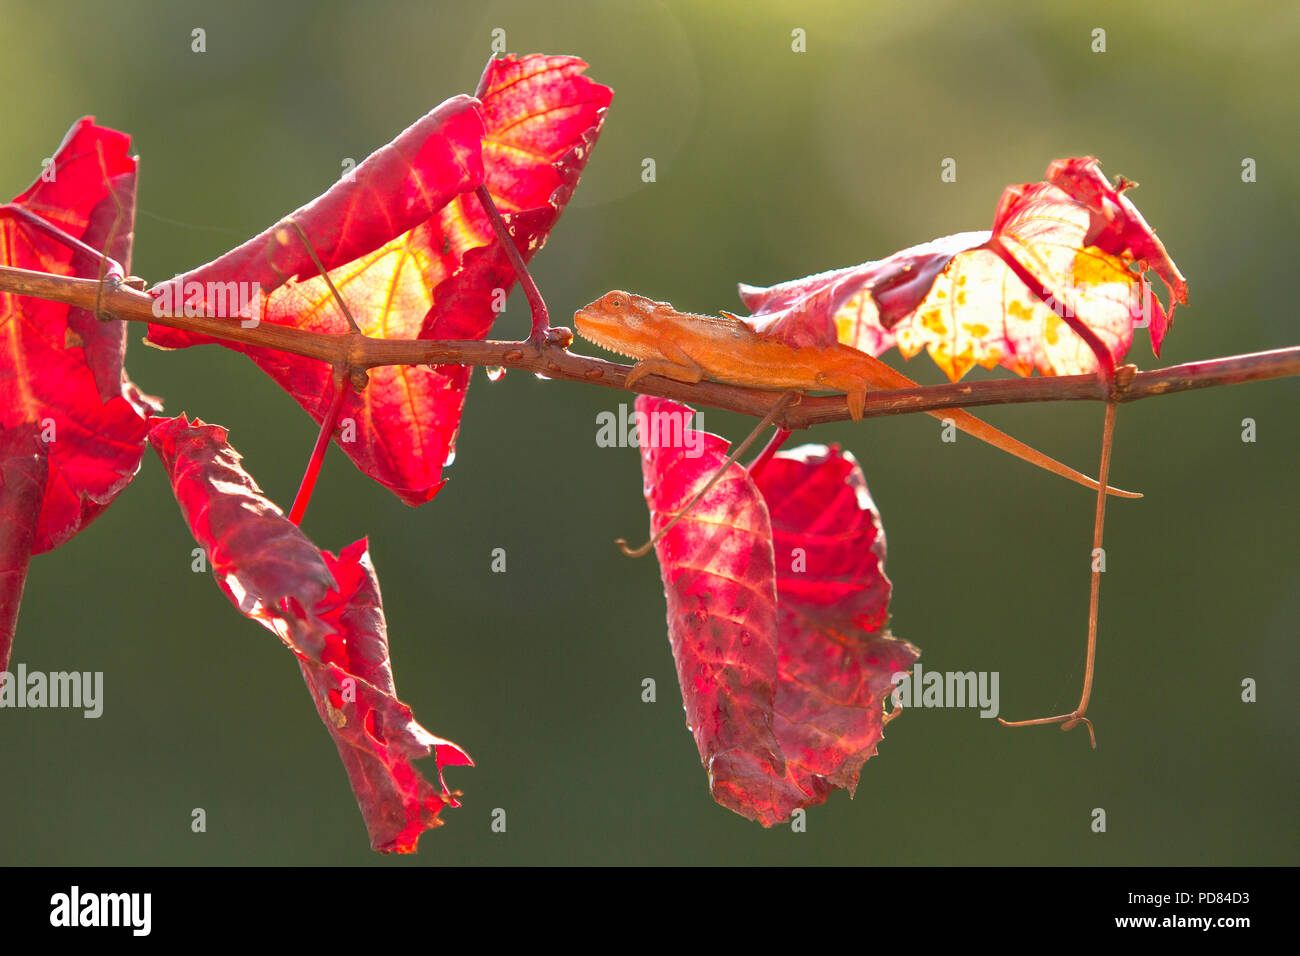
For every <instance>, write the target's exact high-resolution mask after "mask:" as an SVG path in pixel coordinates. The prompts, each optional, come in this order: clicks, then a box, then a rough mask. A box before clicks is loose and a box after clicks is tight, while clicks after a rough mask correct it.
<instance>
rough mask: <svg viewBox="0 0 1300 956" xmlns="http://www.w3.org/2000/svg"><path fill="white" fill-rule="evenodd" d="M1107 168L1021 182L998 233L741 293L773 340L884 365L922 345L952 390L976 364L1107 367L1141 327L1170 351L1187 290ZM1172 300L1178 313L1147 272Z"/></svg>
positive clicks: (1070, 166) (998, 219)
mask: <svg viewBox="0 0 1300 956" xmlns="http://www.w3.org/2000/svg"><path fill="white" fill-rule="evenodd" d="M1132 185H1133V184H1132V183H1130V182H1128V181H1127V180H1124V179H1122V178H1121V179H1120V181H1119V184H1118V185H1117V186H1114V187H1112V186H1111V185H1110V183H1109V182H1108V181H1107V180H1106V177H1105V176H1104V175H1102V173H1101V170H1100V167H1099V165H1098V163H1097V161H1096V160H1095V159H1092V158H1091V157H1084V158H1082V159H1064V160H1057V161H1055V162H1053V163H1052V164H1051V165H1050V166H1049V167H1048V169H1047V180H1046V181H1045V182H1040V183H1033V184H1025V185H1020V186H1010V187H1008V188H1007V190H1006V191H1005V192H1004V193H1003V196H1002V199H1001V201H1000V203H999V204H998V208H997V211H996V213H995V215H994V223H993V231H992V232H991V233H990V232H966V233H959V234H957V235H954V236H947V237H945V238H943V239H936V240H934V241H933V242H929V243H925V244H924V245H920V246H914V247H912V248H910V249H905V250H903V251H902V252H898V253H895V254H894V255H892V256H890V257H888V258H887V259H883V260H880V261H878V262H869V263H866V264H864V265H861V266H853V267H850V268H847V269H837V270H834V271H831V272H825V273H822V274H820V275H815V276H809V277H807V278H804V279H796V280H794V281H791V282H785V283H782V284H780V285H776V286H772V287H771V288H767V289H760V288H755V287H752V286H745V285H742V286H741V287H740V297H741V299H742V301H744V303H745V305H746V307H748V308H749V309H750V311H751V312H752V313H753V315H752V316H751V318H750V324H752V325H753V326H754V327H755V328H756V329H759V330H760V331H761V332H762V333H763V334H766V335H770V336H773V337H776V338H779V339H781V340H783V341H786V342H788V343H789V344H792V345H809V344H815V345H828V344H832V343H835V342H840V343H843V344H845V345H849V346H852V347H853V348H856V349H860V350H861V351H864V352H869V353H871V354H872V355H877V356H878V355H880V354H881V353H883V352H885V351H886V350H887V349H889V348H890V347H891V346H893V345H897V346H898V348H899V351H901V352H902V353H903V355H904V357H906V358H911V357H912V356H913V355H915V354H916V353H917V352H919V351H920V350H921V349H922V348H925V349H927V350H928V351H929V353H930V357H931V358H932V359H934V361H935V363H936V364H937V365H938V366H939V367H940V368H941V369H943V370H944V372H945V373H946V374H947V375H948V376H949V378H951V379H953V380H954V381H955V380H957V379H959V378H961V376H963V375H965V374H966V372H968V371H969V370H970V369H971V368H972V367H973V366H975V365H982V366H984V367H985V368H992V367H994V366H995V365H998V364H1001V365H1003V366H1005V367H1007V368H1009V369H1012V370H1013V371H1015V372H1016V373H1018V374H1021V375H1028V374H1030V373H1032V372H1033V371H1034V370H1035V369H1037V370H1038V371H1040V372H1042V373H1043V374H1045V375H1070V374H1081V373H1084V372H1091V371H1093V370H1095V369H1097V368H1098V367H1099V356H1100V363H1101V365H1104V366H1105V367H1106V368H1107V369H1108V370H1109V369H1111V368H1113V367H1114V366H1115V364H1116V363H1118V362H1119V361H1120V359H1122V358H1123V356H1124V355H1125V353H1126V352H1127V351H1128V348H1129V346H1130V344H1131V343H1132V338H1133V329H1134V328H1135V327H1140V326H1141V325H1143V324H1147V325H1149V327H1150V334H1151V343H1152V348H1153V349H1154V350H1155V352H1156V354H1157V355H1159V353H1160V345H1161V342H1162V341H1163V339H1164V335H1165V332H1166V331H1167V329H1168V327H1169V325H1170V324H1171V323H1172V321H1173V313H1174V308H1175V306H1176V305H1177V304H1179V303H1185V302H1186V301H1187V283H1186V282H1185V281H1184V280H1183V277H1182V276H1181V275H1180V274H1179V272H1178V269H1177V267H1175V266H1174V264H1173V262H1172V261H1171V260H1170V258H1169V255H1168V253H1166V252H1165V248H1164V246H1163V245H1161V243H1160V240H1159V239H1157V238H1156V235H1155V233H1154V231H1152V229H1151V228H1150V226H1148V225H1147V223H1146V221H1145V220H1144V219H1143V218H1142V215H1141V214H1140V213H1139V212H1138V211H1137V209H1136V208H1135V207H1134V206H1133V204H1132V203H1131V202H1129V200H1128V199H1127V198H1126V197H1124V196H1122V195H1120V193H1121V192H1122V191H1123V190H1125V189H1127V188H1129V187H1131V186H1132ZM1147 272H1154V273H1155V274H1156V275H1157V276H1159V277H1160V279H1161V280H1162V281H1163V283H1164V284H1165V288H1166V291H1167V293H1168V297H1169V310H1168V313H1167V314H1166V312H1165V309H1164V307H1163V306H1162V305H1161V303H1160V300H1159V299H1158V298H1157V297H1156V296H1155V295H1154V294H1153V293H1152V291H1151V286H1150V283H1149V282H1148V281H1147V278H1146V273H1147Z"/></svg>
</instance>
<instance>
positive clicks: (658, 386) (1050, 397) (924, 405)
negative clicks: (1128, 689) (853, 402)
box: [0, 266, 1300, 430]
mask: <svg viewBox="0 0 1300 956" xmlns="http://www.w3.org/2000/svg"><path fill="white" fill-rule="evenodd" d="M129 281H130V280H127V282H129ZM127 282H123V281H121V280H117V279H116V277H115V276H113V275H111V274H110V275H109V276H108V277H107V279H106V282H105V288H104V292H103V296H102V302H100V303H99V304H100V305H101V306H102V308H103V310H104V312H106V313H108V314H110V315H112V316H114V317H116V318H119V319H123V320H126V321H131V322H152V323H154V324H156V325H164V326H168V327H170V328H174V329H181V330H184V331H186V332H194V333H197V334H200V335H209V336H213V337H215V338H221V339H225V340H227V341H231V342H241V343H243V344H246V345H255V346H259V347H262V348H268V349H275V350H278V351H281V352H286V353H289V354H292V355H301V356H303V357H305V358H313V359H319V360H320V361H323V362H328V363H330V364H331V365H339V364H344V365H347V366H349V367H350V368H356V369H367V368H377V367H380V366H385V365H484V366H500V367H502V368H507V369H520V370H524V371H530V372H540V373H541V374H543V375H545V376H547V377H548V378H553V379H565V380H568V381H574V382H590V383H592V384H594V385H603V386H605V387H607V388H618V389H622V388H625V386H624V379H625V378H626V376H627V374H628V372H630V371H631V369H630V368H629V367H628V366H626V365H617V364H615V363H613V362H606V361H604V360H602V359H596V358H589V357H587V356H583V355H575V354H573V353H572V352H569V351H567V350H566V349H564V348H562V347H560V346H559V345H556V344H550V343H547V344H543V345H540V346H539V345H537V344H535V343H532V342H491V341H489V342H478V341H463V340H429V339H376V338H371V337H369V336H364V335H356V334H352V335H328V334H325V333H322V332H311V331H307V330H305V329H294V328H289V327H287V326H281V325H272V324H271V323H269V322H263V323H260V324H258V325H254V326H252V327H251V328H244V327H243V326H242V325H241V323H240V320H239V319H238V318H234V319H227V318H213V317H210V316H180V315H171V316H157V315H154V312H153V305H154V299H153V298H152V297H151V296H149V295H147V294H146V293H143V292H139V291H137V290H136V289H134V288H131V287H130V286H129V285H128V284H127ZM99 288H100V283H99V282H98V281H96V280H95V279H78V278H72V277H69V276H56V275H49V274H47V273H43V272H33V271H30V270H27V269H16V268H11V267H7V266H0V292H10V293H14V294H17V295H30V296H35V297H37V298H42V299H50V300H53V301H56V302H65V303H67V304H69V305H73V306H76V307H78V308H82V309H94V308H95V306H96V303H97V298H96V297H97V295H98V291H99ZM1291 375H1300V346H1291V347H1289V348H1283V349H1274V350H1272V351H1269V352H1254V353H1251V354H1248V355H1232V356H1227V357H1225V358H1217V359H1208V360H1205V361H1200V362H1188V363H1186V364H1184V365H1174V366H1170V367H1168V368H1162V369H1156V370H1153V371H1149V372H1138V373H1137V374H1135V375H1133V377H1132V379H1131V380H1128V381H1126V382H1123V383H1122V384H1121V382H1122V381H1123V380H1122V379H1117V381H1116V383H1114V384H1108V383H1106V382H1104V381H1102V380H1101V379H1100V378H1099V377H1097V376H1095V375H1058V376H1044V377H1041V378H1015V379H999V380H995V381H985V382H956V383H953V384H948V385H929V386H921V387H918V388H903V389H890V390H884V391H879V392H874V393H871V394H869V395H868V396H867V401H866V406H865V408H864V411H863V417H865V418H878V417H881V416H885V415H907V414H911V413H913V412H925V411H932V410H935V409H942V408H974V407H977V406H980V405H1012V404H1024V403H1030V402H1070V401H1093V402H1105V401H1114V402H1116V403H1124V402H1133V401H1138V400H1140V399H1145V398H1152V397H1154V396H1156V395H1168V394H1171V393H1173V392H1184V391H1188V390H1190V389H1196V388H1211V387H1215V386H1220V385H1240V384H1243V383H1246V382H1258V381H1264V380H1266V379H1272V378H1283V377H1286V376H1291ZM632 391H636V392H643V393H645V394H647V395H658V396H660V397H663V398H671V399H676V400H678V401H684V402H690V403H691V404H694V405H703V406H708V407H711V408H720V409H726V410H728V411H734V412H739V413H741V414H745V415H752V416H754V417H755V418H762V417H764V416H765V415H767V413H768V412H770V411H771V410H772V404H773V402H774V401H775V400H776V395H777V393H775V392H771V391H763V390H761V389H754V388H741V387H739V386H733V385H722V384H719V383H717V382H708V381H704V382H698V383H695V384H690V383H687V382H673V381H669V380H668V379H664V378H659V377H658V376H653V375H651V376H647V377H646V378H643V379H641V380H640V381H639V382H637V383H636V387H635V388H634V389H632ZM848 417H849V410H848V404H847V403H846V401H845V399H844V396H842V395H835V396H814V397H810V398H805V399H804V400H803V401H802V402H801V403H800V404H798V405H796V406H793V407H791V408H787V409H785V410H784V411H782V412H781V414H780V415H779V416H778V417H777V419H776V424H778V425H780V426H781V427H782V428H787V429H791V430H797V429H801V428H807V427H809V426H811V425H819V424H823V423H825V422H834V421H843V420H846V419H848Z"/></svg>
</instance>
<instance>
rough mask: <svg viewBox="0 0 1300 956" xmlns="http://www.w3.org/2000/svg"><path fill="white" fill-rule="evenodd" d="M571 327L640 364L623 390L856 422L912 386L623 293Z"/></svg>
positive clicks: (880, 367) (941, 414)
mask: <svg viewBox="0 0 1300 956" xmlns="http://www.w3.org/2000/svg"><path fill="white" fill-rule="evenodd" d="M573 322H574V325H575V327H576V328H577V331H578V334H579V335H581V336H582V337H583V338H585V339H588V340H589V341H591V342H594V343H595V344H596V345H599V346H601V347H603V348H606V349H609V350H610V351H611V352H616V353H618V354H619V355H626V356H627V357H629V358H634V359H637V360H638V361H637V363H636V365H635V366H634V367H633V369H632V371H631V372H629V373H628V376H627V381H626V384H627V385H629V386H631V385H634V384H635V383H636V382H638V381H640V380H641V379H643V378H645V377H646V376H647V375H661V376H663V377H664V378H670V379H672V380H673V381H677V382H691V383H694V382H698V381H700V380H701V379H706V378H707V379H710V380H712V381H715V382H723V383H726V384H729V385H743V386H747V387H749V388H759V389H765V390H770V391H788V390H795V391H808V390H810V389H825V390H827V391H836V392H844V393H845V394H846V395H847V396H848V403H849V414H850V415H851V416H852V418H853V420H854V421H855V422H856V421H861V419H862V411H863V406H864V404H865V403H866V399H867V392H868V391H869V390H870V389H872V388H877V389H891V388H913V387H915V386H916V382H913V381H912V380H911V379H910V378H908V377H907V376H906V375H903V374H902V373H901V372H897V371H895V370H894V369H893V368H891V367H890V366H888V365H886V364H885V363H884V362H882V361H880V360H879V359H877V358H875V357H874V356H871V355H868V354H867V353H865V352H860V351H858V350H857V349H854V348H850V347H849V346H847V345H833V346H830V347H828V348H814V347H805V348H792V347H791V346H788V345H785V344H783V343H781V342H776V341H773V340H770V339H765V338H762V337H761V336H759V335H758V334H757V333H755V332H754V330H753V329H751V328H750V327H749V326H748V325H746V324H745V323H744V322H742V321H741V320H740V319H738V318H736V317H735V316H723V317H721V318H719V317H716V316H712V315H692V314H691V313H688V312H678V311H677V310H676V309H674V308H673V307H672V306H671V305H669V304H668V303H667V302H656V301H655V300H654V299H647V298H646V297H645V296H641V295H632V294H631V293H628V292H619V291H614V292H607V293H605V295H603V296H601V297H600V298H599V299H597V300H596V301H595V302H592V303H591V304H590V305H587V306H584V307H583V308H581V309H579V310H578V311H577V312H576V313H574V316H573ZM927 414H929V415H932V416H934V417H935V418H938V419H940V420H943V419H945V418H946V419H950V420H951V421H952V423H953V425H955V426H956V427H957V428H960V429H961V430H962V431H964V432H965V433H966V434H968V435H970V436H972V437H974V438H978V439H980V441H984V442H988V443H989V444H990V445H992V446H993V447H995V448H1000V449H1002V450H1003V451H1005V452H1009V453H1010V454H1012V455H1015V456H1016V457H1017V458H1022V459H1024V460H1025V461H1027V462H1029V463H1030V464H1033V465H1037V466H1038V467H1039V468H1045V469H1046V470H1047V471H1050V472H1052V473H1053V474H1057V475H1060V476H1061V477H1062V478H1069V479H1070V480H1071V481H1074V482H1077V483H1078V484H1081V485H1083V486H1085V487H1087V488H1091V489H1093V490H1094V491H1096V490H1097V488H1098V487H1099V486H1098V484H1097V482H1095V481H1093V480H1092V479H1091V478H1089V477H1088V476H1087V475H1084V474H1082V473H1080V472H1077V471H1075V470H1074V469H1073V468H1070V467H1068V466H1066V465H1063V464H1061V463H1060V462H1059V461H1056V460H1055V459H1054V458H1049V457H1048V456H1046V455H1044V454H1043V453H1042V452H1040V451H1037V450H1036V449H1033V448H1030V447H1029V446H1028V445H1026V444H1024V443H1023V442H1020V441H1017V440H1016V439H1014V438H1012V437H1011V436H1010V435H1007V434H1005V433H1004V432H1000V431H998V430H997V429H996V428H994V427H993V426H992V425H990V424H988V423H987V422H985V421H982V420H980V419H978V418H976V417H975V416H974V415H972V414H970V413H969V412H966V411H963V410H962V409H959V408H951V409H944V410H942V411H932V412H928V413H927ZM1106 491H1107V493H1108V494H1111V495H1115V496H1118V497H1121V498H1141V497H1142V496H1141V495H1140V494H1137V493H1135V492H1132V491H1122V490H1120V489H1119V488H1113V487H1110V486H1107V488H1106Z"/></svg>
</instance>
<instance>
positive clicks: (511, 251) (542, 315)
mask: <svg viewBox="0 0 1300 956" xmlns="http://www.w3.org/2000/svg"><path fill="white" fill-rule="evenodd" d="M474 194H475V195H476V196H478V201H479V203H480V204H481V205H482V206H483V212H484V213H486V214H487V217H488V222H490V223H492V231H493V232H495V233H496V235H497V240H498V241H499V242H500V243H501V248H502V249H503V250H504V251H505V254H506V258H507V259H509V260H510V265H511V266H513V267H514V270H515V276H516V277H517V278H518V279H519V285H520V288H522V289H523V290H524V295H525V296H526V297H527V298H528V307H529V308H530V309H531V310H532V313H533V328H532V332H530V333H529V335H528V341H529V342H531V343H532V344H533V345H536V346H538V347H541V346H543V345H545V343H546V339H547V333H548V332H550V330H551V315H550V313H549V312H548V311H547V310H546V301H545V300H544V299H543V298H542V292H541V290H540V289H538V288H537V283H536V282H534V281H533V276H532V273H530V272H529V271H528V266H527V265H526V264H525V263H524V257H523V256H522V255H520V254H519V248H518V247H517V246H516V245H515V241H514V239H513V238H512V237H511V235H510V230H509V229H507V228H506V221H505V220H504V219H503V218H502V217H501V213H500V211H499V210H498V209H497V204H496V203H495V202H493V201H492V193H490V192H488V188H487V187H486V186H479V187H478V188H477V189H476V190H474Z"/></svg>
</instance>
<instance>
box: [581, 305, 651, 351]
mask: <svg viewBox="0 0 1300 956" xmlns="http://www.w3.org/2000/svg"><path fill="white" fill-rule="evenodd" d="M573 328H574V331H575V332H577V333H578V334H579V335H581V336H582V337H583V338H584V339H586V340H587V341H588V342H591V343H592V344H593V345H599V346H600V347H601V348H603V349H605V350H606V351H609V352H613V353H614V354H615V355H622V356H625V357H627V358H638V356H636V355H634V354H633V353H632V352H630V351H628V347H627V343H625V342H623V341H622V340H620V339H619V337H618V328H619V326H618V324H617V323H615V322H611V321H609V320H608V319H606V318H604V317H603V316H600V315H593V314H592V313H590V312H588V311H587V310H586V309H579V310H578V311H577V312H575V313H573Z"/></svg>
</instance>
